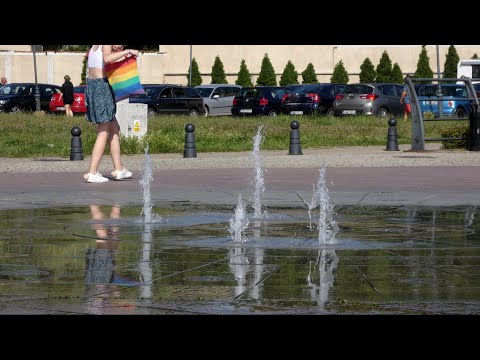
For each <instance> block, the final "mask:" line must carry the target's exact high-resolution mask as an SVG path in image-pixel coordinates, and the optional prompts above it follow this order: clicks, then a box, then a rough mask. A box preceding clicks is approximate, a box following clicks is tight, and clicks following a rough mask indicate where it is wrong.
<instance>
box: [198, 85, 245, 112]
mask: <svg viewBox="0 0 480 360" xmlns="http://www.w3.org/2000/svg"><path fill="white" fill-rule="evenodd" d="M241 88H242V87H241V86H240V85H229V84H209V85H198V86H195V89H197V91H198V92H199V93H200V96H202V97H203V103H204V105H205V110H206V116H208V115H231V111H230V109H231V108H232V106H233V99H234V98H235V95H237V94H238V92H239V91H240V89H241Z"/></svg>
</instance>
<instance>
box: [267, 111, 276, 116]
mask: <svg viewBox="0 0 480 360" xmlns="http://www.w3.org/2000/svg"><path fill="white" fill-rule="evenodd" d="M268 116H277V112H276V111H275V110H270V112H269V113H268Z"/></svg>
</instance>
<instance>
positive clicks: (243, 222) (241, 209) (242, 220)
mask: <svg viewBox="0 0 480 360" xmlns="http://www.w3.org/2000/svg"><path fill="white" fill-rule="evenodd" d="M247 227H248V218H247V208H246V206H245V204H244V203H243V200H242V195H241V194H238V203H237V207H236V208H235V214H234V215H233V217H232V218H231V219H230V229H229V230H230V236H231V238H232V240H233V241H234V242H242V241H246V239H244V238H243V233H244V231H245V230H246V229H247Z"/></svg>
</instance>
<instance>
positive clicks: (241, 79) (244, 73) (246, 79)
mask: <svg viewBox="0 0 480 360" xmlns="http://www.w3.org/2000/svg"><path fill="white" fill-rule="evenodd" d="M235 84H237V85H240V86H243V87H246V86H253V83H252V76H251V75H250V71H248V68H247V64H245V60H244V59H242V62H241V63H240V71H239V72H238V75H237V80H236V81H235Z"/></svg>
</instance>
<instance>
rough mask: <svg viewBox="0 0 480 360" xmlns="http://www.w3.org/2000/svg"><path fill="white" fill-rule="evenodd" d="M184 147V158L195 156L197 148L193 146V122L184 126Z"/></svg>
mask: <svg viewBox="0 0 480 360" xmlns="http://www.w3.org/2000/svg"><path fill="white" fill-rule="evenodd" d="M185 131H186V133H185V148H184V149H183V157H184V158H196V157H197V149H196V146H195V134H194V133H193V132H194V131H195V126H194V125H193V124H187V125H186V126H185Z"/></svg>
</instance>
